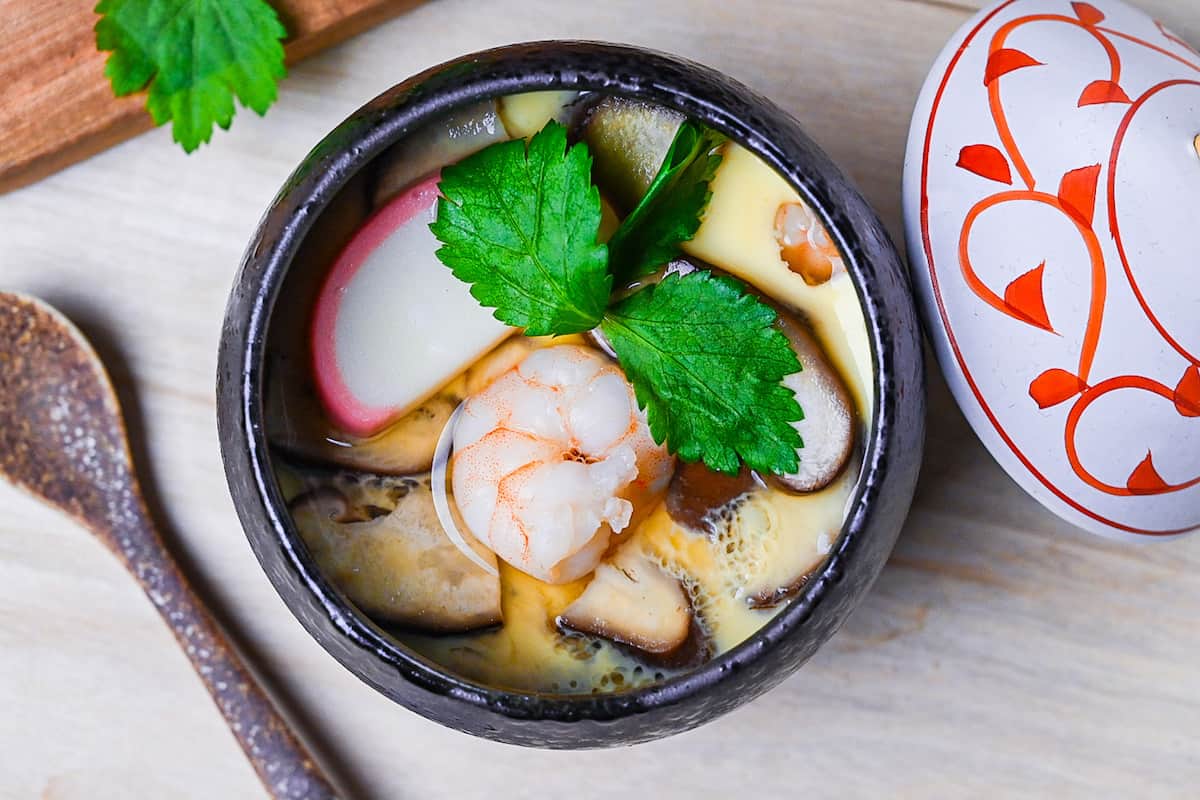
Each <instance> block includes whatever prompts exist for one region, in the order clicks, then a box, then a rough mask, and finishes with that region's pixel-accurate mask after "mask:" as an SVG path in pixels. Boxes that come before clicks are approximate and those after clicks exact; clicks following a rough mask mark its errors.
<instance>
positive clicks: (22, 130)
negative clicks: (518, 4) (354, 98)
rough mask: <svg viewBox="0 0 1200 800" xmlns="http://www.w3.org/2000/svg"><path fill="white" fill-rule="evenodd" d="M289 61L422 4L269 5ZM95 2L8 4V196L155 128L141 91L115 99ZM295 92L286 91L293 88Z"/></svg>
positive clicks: (4, 185)
mask: <svg viewBox="0 0 1200 800" xmlns="http://www.w3.org/2000/svg"><path fill="white" fill-rule="evenodd" d="M270 2H271V5H272V6H274V8H275V9H276V10H277V11H278V12H279V16H280V18H281V19H282V20H283V24H284V26H285V27H286V28H287V30H288V33H289V38H288V39H287V41H286V42H285V45H286V51H287V60H288V63H289V64H292V63H295V62H297V61H299V60H300V59H302V58H305V57H307V56H310V55H312V54H314V53H316V52H319V51H321V50H324V49H325V48H327V47H330V46H332V45H335V44H337V43H338V42H341V41H342V40H344V39H347V38H349V37H351V36H353V35H355V34H356V33H360V32H361V31H364V30H366V29H367V28H369V27H371V26H373V25H375V24H377V23H379V22H382V21H383V20H385V19H387V18H389V17H392V16H394V15H396V14H398V13H400V12H401V11H404V10H406V9H409V8H412V7H413V6H415V5H417V4H418V3H419V2H421V0H270ZM94 6H95V0H0V42H4V43H5V45H4V50H3V54H2V55H0V193H2V192H8V191H11V190H12V189H16V188H18V187H20V186H24V185H26V184H29V183H32V182H34V181H36V180H38V179H40V178H43V177H45V176H46V175H49V174H51V173H53V172H57V171H58V170H60V169H62V168H63V167H66V166H68V165H70V164H73V163H75V162H76V161H80V160H82V159H84V158H87V157H88V156H91V155H93V154H95V153H98V152H99V151H101V150H103V149H105V148H107V147H111V146H112V145H114V144H116V143H117V142H120V141H122V140H124V139H128V138H129V137H131V136H133V135H134V134H137V133H141V132H142V131H145V130H147V129H149V128H151V127H153V123H152V121H151V119H150V115H149V114H148V113H146V110H145V102H146V98H145V96H144V95H142V94H137V95H132V96H129V97H122V98H116V97H114V96H113V93H112V88H111V87H110V86H109V83H108V79H107V78H105V77H104V61H105V59H106V58H107V57H108V54H107V53H101V52H98V51H97V50H96V40H95V34H94V32H93V30H92V29H93V28H94V26H95V24H96V21H97V20H98V19H99V17H98V16H97V15H96V13H95V12H93V11H92V9H93V7H94ZM285 91H286V89H285Z"/></svg>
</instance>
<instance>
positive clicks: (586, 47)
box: [217, 42, 925, 748]
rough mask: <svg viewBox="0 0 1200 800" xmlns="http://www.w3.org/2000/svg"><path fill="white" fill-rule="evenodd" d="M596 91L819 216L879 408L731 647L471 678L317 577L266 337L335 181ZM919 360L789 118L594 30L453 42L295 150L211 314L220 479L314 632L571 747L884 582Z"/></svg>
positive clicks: (905, 486) (789, 638)
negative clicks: (812, 558) (509, 41)
mask: <svg viewBox="0 0 1200 800" xmlns="http://www.w3.org/2000/svg"><path fill="white" fill-rule="evenodd" d="M545 89H571V90H594V91H601V92H606V93H610V94H616V95H623V96H627V97H636V98H643V99H646V100H650V101H653V102H655V103H659V104H662V105H664V106H669V107H672V108H675V109H678V110H679V111H682V112H683V113H685V114H687V115H689V116H691V117H693V118H695V119H698V120H700V121H702V122H704V123H705V124H707V125H709V126H711V127H713V128H715V129H717V130H720V131H722V132H724V133H725V134H727V135H728V136H730V137H731V138H733V139H734V140H736V141H738V142H740V143H741V144H742V145H744V146H745V147H747V148H748V149H749V150H751V151H753V152H754V153H755V154H757V155H758V156H759V157H760V158H762V159H763V160H764V161H765V162H766V163H768V164H770V165H771V166H772V167H774V168H775V169H776V170H778V171H779V173H780V174H781V175H783V176H784V177H785V178H786V179H787V180H788V181H790V182H791V183H792V184H793V185H794V186H795V188H796V189H797V190H798V191H799V193H800V194H801V196H802V197H803V198H804V199H805V200H806V201H807V202H808V203H809V205H811V207H812V208H813V209H814V210H815V211H816V213H817V214H818V215H819V216H820V217H821V219H822V220H823V221H824V223H825V226H826V227H827V228H828V230H829V234H830V236H831V237H832V238H833V240H834V241H835V242H836V243H837V245H838V247H839V248H840V249H841V252H842V255H843V258H844V260H845V263H846V267H847V269H848V271H849V273H850V275H851V276H852V278H853V280H854V282H855V285H856V287H857V290H858V294H859V297H860V298H861V301H862V307H863V310H864V316H865V318H866V322H867V328H868V338H869V341H870V345H871V350H872V357H873V362H874V381H873V384H874V385H873V392H874V403H873V407H874V417H873V419H872V421H871V425H870V427H869V430H867V431H865V437H864V438H865V453H864V464H863V468H862V469H863V473H862V478H861V480H860V482H859V486H858V489H857V491H856V494H855V496H854V499H853V501H852V503H851V504H850V507H849V511H848V514H847V518H846V521H845V525H844V528H843V531H842V536H841V537H840V539H838V541H837V542H836V543H835V545H834V551H833V553H832V554H831V556H830V558H829V559H828V561H827V562H826V563H825V564H824V566H822V567H821V568H820V569H819V570H818V571H817V572H815V573H814V574H813V575H812V576H811V578H810V579H809V581H808V582H807V584H806V585H805V586H804V588H803V590H802V592H801V594H800V595H798V596H797V597H795V598H794V599H793V600H792V601H791V602H790V603H789V604H788V605H787V606H786V607H785V608H784V609H783V610H782V611H781V612H780V613H779V614H778V615H777V616H776V617H774V618H773V619H772V620H771V621H770V622H768V623H767V624H766V625H765V626H764V627H763V628H762V629H760V630H759V631H758V632H757V633H756V634H754V635H753V636H752V637H750V638H749V639H748V640H746V641H745V642H743V643H742V644H741V645H739V646H738V647H736V648H734V649H733V650H731V651H730V652H728V653H725V654H724V655H722V656H719V657H717V658H715V659H713V660H712V661H710V662H708V663H707V664H705V665H703V666H702V667H699V668H698V669H695V670H694V671H692V672H689V673H686V674H684V675H681V676H679V677H676V678H672V679H669V680H666V681H664V682H662V683H659V684H656V685H653V686H649V687H647V688H642V689H637V690H630V691H624V692H617V693H611V694H600V695H590V696H565V695H544V694H525V693H519V692H513V691H509V690H504V689H499V688H495V687H489V686H485V685H481V684H478V683H475V682H473V681H470V680H466V679H464V678H462V677H460V676H457V675H455V674H453V673H450V672H449V671H447V670H445V669H443V668H441V667H440V666H438V665H437V664H434V663H432V662H430V661H429V660H427V659H425V658H423V657H421V656H419V655H417V654H416V653H414V652H411V651H409V650H408V649H406V648H405V647H404V646H403V645H402V644H401V643H399V642H398V641H397V640H396V639H394V638H392V637H391V636H389V635H388V634H387V633H386V632H384V631H383V630H381V629H380V628H379V627H377V626H376V625H375V624H373V623H372V622H371V621H370V620H369V619H368V618H367V617H366V616H364V615H363V614H361V613H360V612H358V611H357V610H356V609H355V608H354V607H353V606H352V605H351V604H350V603H349V602H348V601H347V600H346V598H345V597H343V596H342V595H341V594H340V593H339V592H338V591H337V589H335V588H334V586H333V585H331V584H330V583H329V581H327V580H326V579H325V577H324V576H323V575H322V574H321V572H320V571H319V570H318V568H317V565H316V564H315V563H314V561H313V559H312V558H311V557H310V556H309V554H308V552H307V551H306V549H305V546H304V544H303V542H302V540H301V539H300V537H299V534H298V533H297V531H296V529H295V526H294V525H293V524H292V522H291V519H290V517H289V515H288V513H287V510H286V507H285V503H284V500H283V497H282V495H281V493H280V489H279V486H278V485H277V483H276V479H275V475H274V472H273V468H272V463H271V454H270V452H269V448H268V445H267V441H266V438H265V434H264V425H263V390H264V382H265V376H264V349H265V346H266V341H267V333H268V330H269V326H270V324H271V320H272V313H273V311H274V309H275V308H276V305H277V303H278V302H279V300H280V289H281V286H282V285H283V283H284V279H285V276H286V275H287V274H288V270H289V268H290V267H291V265H292V263H293V260H294V259H295V257H296V254H297V252H298V250H299V248H300V247H301V245H302V243H303V242H304V239H305V236H306V234H307V233H308V232H309V230H310V228H311V227H312V225H313V224H314V220H316V219H317V218H318V217H319V216H320V215H321V213H322V211H323V210H324V209H325V208H326V206H327V205H328V204H329V203H330V201H331V199H332V198H334V197H335V196H336V195H337V193H338V192H339V190H340V189H341V188H342V187H344V186H345V185H346V184H347V182H348V181H350V180H351V179H352V178H353V177H354V176H355V175H356V173H358V172H359V171H360V170H362V169H363V168H364V166H366V165H367V164H369V163H370V162H371V161H372V159H374V158H375V157H377V156H378V155H379V154H380V153H381V152H382V151H383V150H385V149H386V148H387V147H388V146H389V145H391V144H393V143H394V142H397V141H400V140H401V139H403V138H404V137H405V136H406V135H408V134H410V133H411V132H413V131H415V130H418V129H420V128H421V127H422V126H423V125H424V124H425V123H427V122H430V121H432V120H434V119H437V118H439V117H442V116H444V115H446V114H447V113H449V112H452V111H454V110H456V109H459V108H462V107H464V106H468V105H471V104H473V103H476V102H478V101H480V100H484V99H488V98H492V97H499V96H502V95H507V94H513V93H517V92H528V91H537V90H545ZM924 391H925V390H924V380H923V365H922V354H921V347H920V340H919V333H918V327H917V322H916V316H915V312H914V308H913V301H912V296H911V293H910V288H909V282H908V277H907V274H906V272H905V270H904V269H903V268H902V265H901V262H900V258H899V256H898V255H897V253H896V250H895V248H894V246H893V245H892V243H891V241H890V240H889V239H888V236H887V233H886V232H885V231H884V228H883V226H882V225H881V224H880V221H879V219H878V218H877V217H876V215H875V213H874V212H873V211H872V210H871V208H870V207H869V206H868V205H867V203H866V201H864V200H863V198H862V197H861V196H860V195H859V193H858V192H857V191H856V190H855V189H854V188H853V187H852V186H851V185H850V182H849V181H848V180H847V179H846V177H845V176H844V175H843V174H842V173H841V172H840V171H839V170H838V168H837V167H835V166H834V165H833V163H831V162H830V160H829V158H828V157H827V156H826V155H825V154H824V153H822V152H821V151H820V150H819V149H818V148H817V146H816V145H815V144H813V142H812V141H810V140H809V138H808V137H807V136H806V135H805V134H804V132H803V131H802V130H801V128H800V125H799V124H798V123H797V122H796V120H795V119H793V118H792V117H791V116H789V115H788V114H786V113H784V112H783V111H782V110H781V109H779V108H778V107H777V106H775V105H774V104H773V103H771V102H770V101H769V100H767V99H766V98H764V97H761V96H760V95H758V94H755V93H754V92H752V91H751V90H749V89H748V88H746V87H745V86H743V85H741V84H740V83H737V82H736V81H733V80H731V79H729V78H727V77H725V76H724V75H721V74H719V73H717V72H715V71H713V70H711V69H708V68H706V67H703V66H700V65H698V64H695V63H692V62H690V61H685V60H683V59H680V58H675V57H672V56H668V55H663V54H660V53H655V52H651V51H648V50H642V49H638V48H632V47H624V46H616V45H608V44H597V43H590V42H539V43H532V44H522V45H512V46H509V47H502V48H499V49H496V50H489V51H486V52H483V53H477V54H475V55H470V56H464V57H463V58H459V59H456V60H454V61H451V62H449V63H447V64H443V65H441V66H439V67H435V68H433V69H431V70H428V71H426V72H423V73H421V74H420V75H417V76H415V77H413V78H410V79H409V80H407V81H405V82H403V83H401V84H399V85H398V86H396V87H394V88H393V89H391V90H389V91H387V92H385V93H383V94H382V95H380V96H379V97H377V98H376V99H374V100H372V101H371V102H370V103H368V104H367V105H365V106H363V107H362V108H361V109H359V110H358V111H357V112H355V113H354V114H352V115H351V116H350V117H349V119H347V120H346V121H345V122H343V123H342V124H341V125H339V126H338V127H337V128H336V129H334V131H333V132H332V133H330V134H329V135H328V136H326V137H325V139H324V140H322V141H321V142H320V143H319V144H318V145H317V146H316V148H315V149H314V150H313V151H312V152H311V153H310V154H309V155H308V157H307V158H305V159H304V162H303V163H302V164H300V166H299V167H298V168H297V169H296V171H295V172H294V173H293V174H292V176H291V177H290V178H289V179H288V181H287V183H285V184H284V186H283V188H282V189H281V190H280V192H279V194H278V196H277V197H276V198H275V200H274V201H273V202H272V203H271V207H270V208H269V209H268V210H267V213H266V215H265V216H264V217H263V219H262V222H261V223H260V225H259V227H258V231H257V232H256V233H255V235H254V238H253V240H252V241H251V242H250V245H249V248H248V249H247V251H246V255H245V259H244V261H243V263H242V266H241V271H240V272H239V274H238V276H237V279H236V283H235V285H234V288H233V293H232V296H231V297H230V299H229V305H228V309H227V312H226V317H225V326H224V330H223V333H222V338H221V349H220V363H219V367H218V376H217V411H218V422H219V427H220V439H221V447H222V453H223V456H224V460H225V470H226V473H227V475H228V479H229V487H230V491H231V493H232V495H233V500H234V503H235V505H236V507H237V510H238V513H239V515H240V517H241V521H242V525H243V527H244V528H245V530H246V536H247V538H249V540H250V544H251V546H252V547H253V549H254V552H255V554H256V555H257V556H258V559H259V561H260V562H261V563H262V566H263V569H265V570H266V572H267V575H268V576H269V577H270V579H271V582H272V583H273V584H274V585H275V588H276V589H277V590H278V592H279V593H280V595H281V596H282V597H283V599H284V601H285V602H286V603H287V605H288V607H289V608H291V610H292V612H293V613H294V614H295V615H296V616H297V618H299V620H300V622H301V623H302V624H303V625H304V627H305V628H307V629H308V631H309V633H311V634H312V635H313V636H314V637H315V638H316V639H317V641H318V642H320V643H321V645H322V646H323V647H324V648H325V649H326V650H328V651H329V652H330V653H331V654H332V655H333V656H334V657H335V658H337V659H338V661H340V662H341V663H342V664H343V665H345V667H346V668H347V669H349V670H350V671H351V672H353V673H354V674H355V675H357V676H358V677H359V678H361V679H362V680H363V681H365V682H367V683H368V684H370V685H371V686H373V687H375V688H376V689H377V690H379V691H380V692H381V693H382V694H384V695H386V696H387V697H389V698H391V699H392V700H395V701H396V702H398V703H400V704H402V705H404V706H406V707H408V708H410V709H412V710H413V711H416V712H417V713H419V714H422V715H424V716H425V717H428V718H429V719H432V720H435V721H437V722H440V723H442V724H444V725H448V726H450V727H452V728H457V729H459V730H462V731H466V732H468V733H472V734H475V735H477V736H483V737H487V738H490V739H495V740H498V741H503V742H510V743H514V744H521V745H528V746H537V747H554V748H584V747H605V746H613V745H626V744H633V743H636V742H644V741H648V740H650V739H655V738H659V737H663V736H668V735H670V734H673V733H678V732H681V731H684V730H687V729H689V728H693V727H695V726H697V725H700V724H701V723H704V722H706V721H709V720H712V719H714V718H715V717H718V716H720V715H721V714H724V713H725V712H727V711H730V710H731V709H733V708H735V707H736V706H739V705H741V704H742V703H745V702H747V701H749V700H751V699H753V698H755V697H757V696H758V695H760V694H762V693H763V692H765V691H767V690H768V689H770V688H771V687H773V686H775V685H776V684H778V683H779V682H780V681H782V680H783V679H784V678H786V677H787V676H788V675H790V674H791V673H792V672H794V671H795V670H796V669H797V668H799V667H800V665H801V664H803V663H804V662H805V661H806V660H807V659H808V658H809V657H811V656H812V655H813V653H815V652H816V650H817V648H818V647H820V646H821V645H822V644H823V643H824V642H825V641H826V640H827V639H829V637H830V636H831V635H833V633H834V631H836V630H837V629H838V627H839V626H840V625H841V624H842V622H843V621H845V619H846V617H847V616H848V615H849V614H850V612H851V610H853V609H854V607H855V606H856V605H857V604H858V603H859V601H860V600H861V599H862V597H863V595H864V594H865V593H866V591H867V589H868V588H869V587H870V586H871V584H872V582H873V581H874V580H875V578H876V577H877V576H878V574H879V572H880V570H881V569H882V567H883V565H884V562H885V561H886V560H887V557H888V554H889V553H890V552H891V550H892V546H893V544H894V543H895V540H896V536H897V534H898V532H899V530H900V527H901V525H902V523H903V521H904V518H905V516H906V514H907V513H908V508H909V504H910V502H911V499H912V495H913V490H914V485H915V482H916V478H917V471H918V468H919V465H920V462H921V451H922V445H923V440H924V424H925V394H924Z"/></svg>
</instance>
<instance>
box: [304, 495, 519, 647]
mask: <svg viewBox="0 0 1200 800" xmlns="http://www.w3.org/2000/svg"><path fill="white" fill-rule="evenodd" d="M302 474H303V475H304V476H305V480H306V483H307V485H310V486H314V488H312V489H311V490H310V491H308V492H306V493H304V494H302V495H300V496H298V497H296V498H294V499H293V500H292V502H291V503H290V504H289V510H290V512H291V514H292V519H293V520H294V521H295V523H296V527H297V529H298V530H299V531H300V535H301V537H302V538H303V539H304V543H305V545H306V546H307V547H308V550H309V552H310V553H311V554H312V557H313V558H314V559H315V560H316V562H317V565H318V566H319V567H320V568H321V571H322V572H323V573H324V574H325V575H326V577H328V578H329V579H330V580H331V581H332V582H333V583H334V584H335V585H336V586H337V587H338V588H339V589H341V590H342V591H343V592H344V593H345V594H346V596H347V597H348V598H349V599H350V600H351V602H353V603H354V604H355V605H356V606H358V607H359V608H360V609H362V610H363V612H365V613H366V614H368V615H369V616H371V617H373V618H375V619H376V620H378V621H380V622H385V623H391V624H394V625H398V626H402V627H406V628H415V629H419V630H423V631H429V632H433V633H460V632H465V631H472V630H477V629H479V628H486V627H490V626H492V625H497V624H499V623H500V622H502V620H503V618H502V615H501V609H500V580H499V578H498V577H496V576H495V575H489V574H488V573H487V572H485V571H484V570H482V569H481V568H480V567H478V566H476V565H475V563H474V562H472V561H471V560H470V559H468V558H467V557H466V556H465V555H463V554H462V552H460V551H459V550H458V548H456V547H455V546H454V545H453V544H452V543H451V542H450V540H449V539H448V538H447V537H446V534H445V533H444V531H443V530H442V526H441V523H439V522H438V518H437V514H436V513H435V511H434V507H433V494H432V491H431V489H430V485H429V479H428V478H412V477H409V478H393V477H388V476H379V475H361V474H357V473H348V472H342V473H332V474H330V473H302ZM477 550H478V552H479V553H480V555H482V556H483V557H484V558H486V559H488V560H489V561H490V562H491V563H492V565H493V567H494V566H495V562H496V557H495V556H494V555H492V554H491V553H490V552H487V551H485V550H484V549H483V548H482V547H480V548H477Z"/></svg>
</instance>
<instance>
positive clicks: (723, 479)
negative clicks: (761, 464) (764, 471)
mask: <svg viewBox="0 0 1200 800" xmlns="http://www.w3.org/2000/svg"><path fill="white" fill-rule="evenodd" d="M758 485H759V483H758V481H757V480H756V479H755V476H754V473H752V472H751V471H750V470H748V469H746V467H744V466H743V467H742V469H741V471H739V472H738V474H736V475H725V474H723V473H720V472H714V471H713V470H711V469H709V468H708V467H706V466H704V464H702V463H695V464H688V463H682V462H681V463H680V464H679V466H677V467H676V468H675V474H674V475H673V476H671V484H670V486H668V487H667V499H666V505H667V513H668V514H670V515H671V519H673V520H675V522H676V523H677V524H679V525H682V526H683V527H685V528H689V529H691V530H693V531H696V532H697V533H702V534H705V535H712V534H714V533H716V530H717V525H718V524H719V520H717V519H715V518H714V515H715V514H716V513H717V512H718V511H720V509H722V508H724V507H726V506H728V505H729V504H730V503H731V502H733V501H734V500H736V499H737V498H739V497H741V496H742V495H744V494H746V493H747V492H750V491H753V490H754V487H755V486H758Z"/></svg>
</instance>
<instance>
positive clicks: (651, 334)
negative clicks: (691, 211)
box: [601, 270, 804, 475]
mask: <svg viewBox="0 0 1200 800" xmlns="http://www.w3.org/2000/svg"><path fill="white" fill-rule="evenodd" d="M775 318H776V314H775V311H774V310H773V309H772V308H771V307H770V306H768V305H766V304H764V303H762V302H760V301H759V300H758V298H756V297H754V296H753V295H751V294H747V293H746V292H745V291H744V287H743V286H742V284H740V283H739V282H737V281H735V280H733V279H732V278H725V277H716V276H714V275H713V274H712V273H710V272H708V271H705V270H700V271H697V272H693V273H690V274H688V275H686V276H684V277H679V275H677V274H672V275H668V276H667V277H666V278H665V279H663V281H662V282H661V283H659V284H657V285H655V286H649V287H646V288H645V289H641V290H639V291H638V292H636V293H634V294H632V295H630V296H629V297H627V298H625V299H624V300H622V301H621V302H620V303H618V304H617V305H615V306H613V308H611V309H610V310H609V313H608V314H607V315H606V316H605V318H604V322H603V323H601V330H603V332H604V334H605V336H606V337H607V338H608V341H609V342H610V343H611V344H612V347H613V350H614V351H616V354H617V358H618V359H620V362H621V366H622V368H624V370H625V374H626V375H627V376H628V377H629V379H630V380H631V381H632V382H633V386H634V390H635V392H636V394H637V398H638V405H639V406H641V407H642V408H644V409H646V414H647V417H648V419H649V422H650V432H651V433H652V434H653V435H654V439H655V441H657V442H659V443H660V444H661V443H662V442H663V441H664V440H665V441H666V443H667V446H668V447H669V448H670V449H671V450H673V451H674V452H676V453H678V455H679V457H680V458H682V459H683V460H684V461H699V460H703V461H704V463H705V464H707V465H708V467H709V468H710V469H714V470H717V471H718V472H724V473H727V474H730V475H732V474H733V473H735V472H737V471H738V467H739V462H738V459H739V457H740V458H741V459H742V460H744V461H745V462H746V464H747V465H748V466H749V467H751V468H752V469H756V470H759V471H760V472H774V473H776V474H780V475H786V474H789V473H793V472H795V471H796V470H797V468H798V466H799V462H798V460H797V456H796V449H797V448H799V447H801V446H803V442H802V441H801V440H800V434H799V433H797V432H796V429H795V428H794V427H792V425H791V424H790V423H791V422H794V421H796V420H800V419H802V418H803V416H804V414H803V412H802V411H801V410H800V405H799V404H798V403H797V402H796V398H795V396H794V394H793V393H792V390H791V389H788V388H787V387H786V386H784V385H783V384H782V383H780V381H782V380H783V378H784V377H785V376H787V375H791V374H792V373H795V372H799V371H800V362H799V360H798V359H797V358H796V353H795V352H794V351H793V350H792V348H791V346H790V345H789V344H788V340H787V337H786V336H784V335H783V333H782V332H781V331H780V330H779V329H778V328H776V327H775V326H774V325H773V323H774V322H775Z"/></svg>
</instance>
